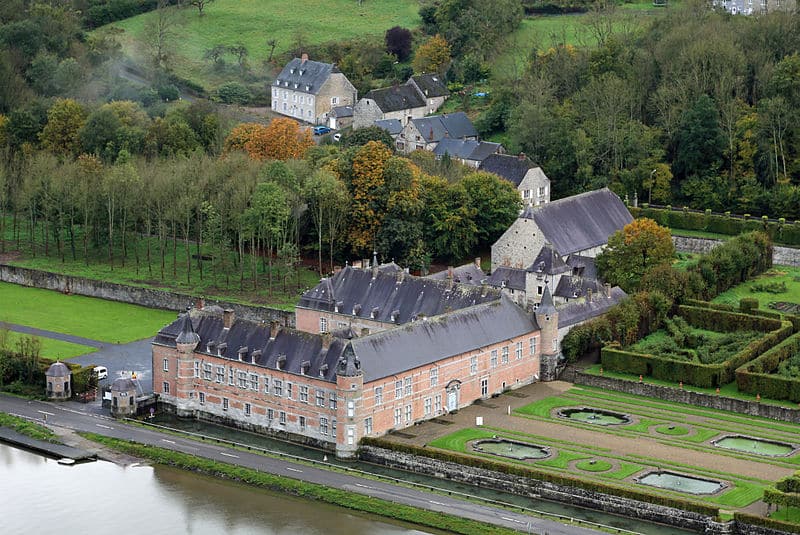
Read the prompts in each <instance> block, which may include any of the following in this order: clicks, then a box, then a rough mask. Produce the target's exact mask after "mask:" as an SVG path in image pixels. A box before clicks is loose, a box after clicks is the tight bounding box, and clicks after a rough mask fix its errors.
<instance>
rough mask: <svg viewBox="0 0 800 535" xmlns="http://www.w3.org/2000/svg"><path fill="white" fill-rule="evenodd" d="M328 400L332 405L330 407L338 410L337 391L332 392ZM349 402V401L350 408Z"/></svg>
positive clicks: (329, 404)
mask: <svg viewBox="0 0 800 535" xmlns="http://www.w3.org/2000/svg"><path fill="white" fill-rule="evenodd" d="M328 402H329V403H328V406H329V407H330V409H331V410H332V411H335V410H336V392H331V395H330V396H329V397H328ZM349 403H352V401H351V402H349ZM349 403H348V408H349Z"/></svg>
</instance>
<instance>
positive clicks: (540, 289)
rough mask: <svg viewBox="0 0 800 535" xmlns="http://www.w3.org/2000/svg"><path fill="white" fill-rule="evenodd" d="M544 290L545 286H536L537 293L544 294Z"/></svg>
mask: <svg viewBox="0 0 800 535" xmlns="http://www.w3.org/2000/svg"><path fill="white" fill-rule="evenodd" d="M543 291H544V288H542V287H541V286H537V287H536V293H537V294H539V295H542V292H543Z"/></svg>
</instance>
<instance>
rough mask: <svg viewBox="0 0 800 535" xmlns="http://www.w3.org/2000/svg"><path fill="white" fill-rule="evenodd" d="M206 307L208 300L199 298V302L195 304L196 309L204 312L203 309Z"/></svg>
mask: <svg viewBox="0 0 800 535" xmlns="http://www.w3.org/2000/svg"><path fill="white" fill-rule="evenodd" d="M204 306H206V300H205V299H203V298H202V297H198V298H197V300H196V301H195V302H194V308H196V309H197V310H203V307H204Z"/></svg>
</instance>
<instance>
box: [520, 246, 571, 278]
mask: <svg viewBox="0 0 800 535" xmlns="http://www.w3.org/2000/svg"><path fill="white" fill-rule="evenodd" d="M528 271H529V272H531V273H544V274H546V275H557V274H559V273H566V272H567V271H570V267H569V266H568V265H567V264H566V263H565V262H564V261H563V260H562V259H561V255H560V254H558V251H556V250H555V249H553V247H552V246H551V245H550V244H547V243H546V244H545V245H544V247H542V248H541V250H540V251H539V254H538V255H537V256H536V259H535V260H534V261H533V264H531V265H530V267H529V268H528Z"/></svg>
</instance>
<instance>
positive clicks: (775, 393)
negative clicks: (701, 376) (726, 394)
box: [736, 333, 800, 402]
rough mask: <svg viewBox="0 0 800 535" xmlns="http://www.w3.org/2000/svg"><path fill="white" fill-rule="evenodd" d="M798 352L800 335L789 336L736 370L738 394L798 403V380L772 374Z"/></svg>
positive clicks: (799, 385)
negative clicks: (757, 395) (742, 393)
mask: <svg viewBox="0 0 800 535" xmlns="http://www.w3.org/2000/svg"><path fill="white" fill-rule="evenodd" d="M798 352H800V333H797V334H795V335H793V336H790V337H789V338H787V339H786V340H784V341H783V342H781V343H780V344H778V345H776V346H775V347H773V348H771V349H769V350H768V351H766V352H764V353H763V354H762V355H761V356H760V357H758V358H757V359H755V360H753V361H752V362H749V363H746V364H744V365H742V366H740V367H739V368H738V369H737V370H736V387H737V388H738V389H739V391H740V392H748V393H750V394H759V395H762V396H765V397H767V398H770V399H787V400H790V401H794V402H798V401H800V379H795V378H791V377H784V376H781V375H776V374H773V373H772V372H774V371H775V370H777V369H778V365H779V364H780V363H781V362H783V361H784V360H786V359H787V358H789V357H791V356H793V355H795V354H797V353H798Z"/></svg>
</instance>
